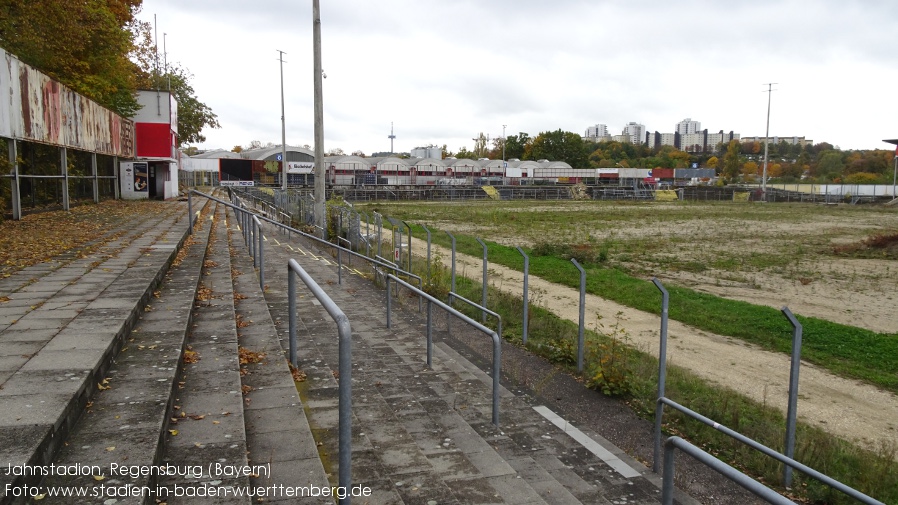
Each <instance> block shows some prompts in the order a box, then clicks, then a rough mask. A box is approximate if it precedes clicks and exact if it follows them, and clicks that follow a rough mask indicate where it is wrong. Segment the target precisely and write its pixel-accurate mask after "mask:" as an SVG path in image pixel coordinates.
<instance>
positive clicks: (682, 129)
mask: <svg viewBox="0 0 898 505" xmlns="http://www.w3.org/2000/svg"><path fill="white" fill-rule="evenodd" d="M700 131H702V123H701V121H693V120H692V118H689V117H687V118H686V119H684V120H682V121H680V122H679V123H677V129H676V132H677V133H679V134H680V135H688V134H690V133H698V132H700Z"/></svg>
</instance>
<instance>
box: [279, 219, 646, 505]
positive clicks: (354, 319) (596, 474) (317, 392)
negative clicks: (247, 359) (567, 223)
mask: <svg viewBox="0 0 898 505" xmlns="http://www.w3.org/2000/svg"><path fill="white" fill-rule="evenodd" d="M266 229H267V230H268V237H267V238H268V240H267V241H266V242H265V244H266V247H268V248H267V249H266V251H265V258H266V263H267V265H266V266H267V267H268V268H267V270H266V274H265V275H266V282H267V284H268V285H269V289H268V290H267V291H266V293H265V296H266V299H267V300H268V302H269V307H270V309H271V312H272V314H273V315H274V318H275V320H276V321H277V320H278V319H282V320H283V321H286V317H287V309H286V304H287V300H286V275H285V274H286V263H287V258H293V259H296V260H297V261H298V262H299V263H300V265H302V266H303V268H305V269H306V270H307V271H308V272H309V273H310V275H312V277H313V278H315V279H316V280H317V281H318V283H319V284H320V285H321V286H322V288H323V289H324V290H325V291H326V292H327V293H328V294H329V295H330V296H331V298H332V299H334V301H335V302H336V303H337V305H339V306H340V307H341V308H342V309H343V310H344V312H346V314H347V316H348V317H349V320H350V323H351V324H352V328H353V373H352V388H353V393H352V396H353V452H352V482H353V485H354V486H355V485H360V486H364V487H366V488H367V489H370V491H371V496H369V497H367V498H365V500H367V503H430V502H436V503H456V502H457V503H601V504H608V503H657V502H658V500H659V498H660V491H659V489H658V487H657V486H656V485H655V484H654V483H652V482H651V481H650V480H649V479H647V478H645V477H643V473H647V472H648V470H647V469H646V468H645V467H643V466H641V465H639V464H638V463H636V462H635V461H632V460H629V458H626V457H623V456H619V451H617V450H616V449H615V448H613V447H611V448H607V447H605V446H603V445H602V443H600V442H601V441H596V440H594V439H591V438H590V437H589V436H588V435H587V434H584V433H582V432H579V431H576V430H573V429H571V428H572V427H570V426H569V425H568V424H567V423H565V422H564V421H563V420H562V419H561V418H559V417H558V416H556V415H554V414H553V413H552V412H551V411H549V410H548V409H545V408H534V407H539V406H536V405H530V404H528V403H527V401H526V399H525V398H521V397H518V396H516V395H514V394H512V393H511V392H510V391H508V390H506V389H504V388H502V390H501V391H500V397H501V412H500V425H499V426H498V427H497V426H494V425H492V424H491V422H490V421H491V401H492V400H491V387H492V378H491V377H490V376H489V374H488V373H487V372H484V371H482V370H480V369H479V368H477V367H476V366H475V365H473V364H471V363H470V362H469V361H468V360H467V359H465V358H464V357H462V356H461V355H460V354H458V353H457V352H456V351H455V350H453V349H452V348H451V347H449V346H448V345H446V344H445V343H438V344H437V345H436V346H435V351H434V360H433V368H432V369H428V368H426V367H425V338H424V335H425V331H424V318H423V315H422V314H420V313H418V312H417V302H406V306H404V307H402V308H401V309H398V310H395V312H394V314H393V323H394V327H393V328H392V329H387V328H386V327H385V304H384V295H383V291H382V290H380V289H377V288H375V287H374V286H373V284H372V283H371V282H370V281H368V280H367V279H364V278H362V277H360V276H359V275H351V273H352V272H353V270H351V269H349V268H346V270H345V271H344V275H343V285H338V284H337V275H336V265H334V264H333V262H332V261H330V260H328V259H326V258H328V254H327V253H326V252H319V251H317V250H316V248H315V247H314V246H312V245H310V244H308V243H304V241H303V242H300V241H298V240H292V241H291V240H289V239H287V238H285V237H282V236H280V235H277V234H276V233H274V232H273V231H271V230H270V229H269V228H266ZM344 268H345V267H344ZM355 270H356V271H364V267H361V266H359V265H355ZM298 293H302V294H301V296H300V298H299V300H298V309H297V312H298V314H299V315H300V317H301V319H302V324H301V325H300V333H301V335H300V338H299V344H298V350H299V358H300V365H301V366H300V368H301V369H302V370H303V371H304V372H305V373H306V374H307V375H308V379H307V381H306V382H304V383H302V385H301V387H300V391H301V397H302V400H303V404H304V405H305V408H306V412H307V414H308V418H309V424H310V426H311V428H312V433H313V435H314V437H315V439H316V441H317V442H318V444H319V445H320V447H319V451H320V454H321V458H322V461H323V462H324V467H325V470H326V471H327V472H328V475H329V476H330V478H331V483H332V484H334V485H336V475H337V467H336V466H337V453H338V451H337V421H338V411H337V405H338V401H337V398H338V381H339V380H340V379H339V377H337V376H336V374H337V370H338V358H337V356H338V354H337V350H338V347H337V342H338V340H337V334H336V331H335V325H334V323H333V321H332V320H331V319H330V317H329V316H328V315H327V314H326V313H325V312H324V310H323V309H322V308H321V306H320V304H318V303H317V301H316V300H314V298H311V297H310V295H308V294H307V293H308V292H307V291H306V290H304V289H302V288H299V289H298ZM407 300H410V299H407ZM394 306H395V303H394ZM435 312H436V311H435ZM440 317H443V316H438V319H439V318H440ZM462 326H463V325H461V324H459V323H457V322H456V323H455V324H453V325H452V327H453V332H465V331H470V330H468V329H466V328H463V327H462ZM445 328H446V326H445V323H441V325H440V328H439V330H440V331H445ZM278 330H279V333H280V334H281V338H282V342H284V340H283V339H284V338H285V337H286V335H284V333H285V330H286V328H285V324H282V325H280V326H279V327H278ZM436 338H437V340H438V341H439V339H440V337H439V331H438V332H437V335H436ZM481 338H486V337H485V336H482V335H481ZM283 345H284V347H286V344H283ZM559 426H561V427H559ZM584 444H585V445H584ZM634 465H638V466H634Z"/></svg>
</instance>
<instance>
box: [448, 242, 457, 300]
mask: <svg viewBox="0 0 898 505" xmlns="http://www.w3.org/2000/svg"><path fill="white" fill-rule="evenodd" d="M446 235H449V238H450V239H451V240H452V284H451V287H452V289H451V290H450V291H452V292H453V293H455V235H453V234H451V233H449V232H448V231H447V232H446ZM449 306H450V307H451V306H452V301H451V300H450V301H449Z"/></svg>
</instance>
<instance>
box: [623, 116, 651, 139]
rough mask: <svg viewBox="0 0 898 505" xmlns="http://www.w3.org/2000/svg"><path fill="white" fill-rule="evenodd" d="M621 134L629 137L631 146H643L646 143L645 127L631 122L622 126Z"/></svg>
mask: <svg viewBox="0 0 898 505" xmlns="http://www.w3.org/2000/svg"><path fill="white" fill-rule="evenodd" d="M621 134H622V135H624V136H627V137H629V140H630V143H631V144H645V142H646V136H645V125H642V124H639V123H636V122H633V121H630V122H629V123H627V126H624V131H623V132H622V133H621Z"/></svg>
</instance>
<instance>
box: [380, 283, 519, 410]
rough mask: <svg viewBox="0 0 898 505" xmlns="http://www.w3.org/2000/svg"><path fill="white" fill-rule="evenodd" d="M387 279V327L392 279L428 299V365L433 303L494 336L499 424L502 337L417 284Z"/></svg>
mask: <svg viewBox="0 0 898 505" xmlns="http://www.w3.org/2000/svg"><path fill="white" fill-rule="evenodd" d="M386 279H387V328H392V322H391V319H390V312H391V306H392V302H391V298H392V296H391V295H390V281H391V280H393V281H396V282H398V283H399V284H401V285H402V286H405V287H406V288H407V289H410V290H412V291H414V292H415V293H417V295H418V296H419V297H421V298H423V299H425V300H427V348H428V357H427V359H428V365H430V349H431V347H432V341H431V326H432V320H433V318H432V317H431V305H432V304H433V305H436V306H437V307H440V308H441V309H443V310H445V311H446V312H448V313H449V314H450V315H453V316H455V317H457V318H459V319H461V320H462V321H464V322H466V323H468V324H469V325H471V326H473V327H474V328H475V329H477V330H479V331H481V332H483V333H486V334H487V335H489V336H490V337H491V338H492V340H493V366H492V374H493V419H492V421H493V424H494V425H496V426H499V391H500V385H499V376H500V373H501V370H502V343H501V342H502V339H501V338H499V334H498V333H496V332H495V331H493V330H491V329H489V328H487V327H486V326H484V325H482V324H480V323H478V322H477V321H475V320H473V319H471V318H470V317H468V316H466V315H464V314H462V313H461V312H459V311H457V310H455V309H453V308H452V307H450V306H449V305H447V304H445V303H443V302H442V301H440V300H438V299H437V298H434V297H433V296H431V295H429V294H427V293H425V292H424V291H421V290H420V289H418V288H416V287H415V286H412V285H411V284H409V283H407V282H405V281H403V280H402V279H400V278H398V277H396V276H395V275H392V274H389V275H387V277H386Z"/></svg>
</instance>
